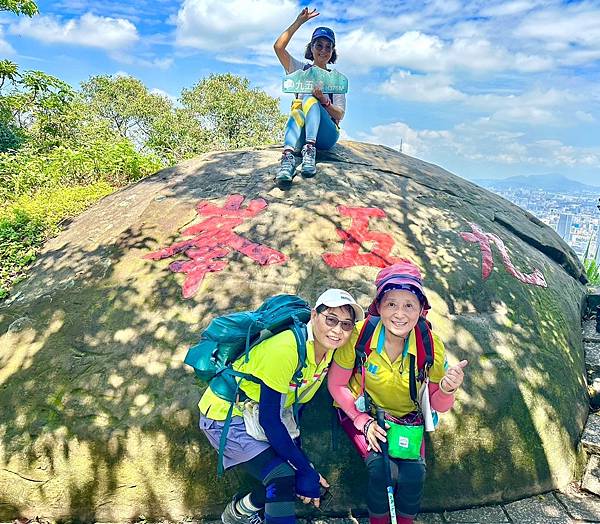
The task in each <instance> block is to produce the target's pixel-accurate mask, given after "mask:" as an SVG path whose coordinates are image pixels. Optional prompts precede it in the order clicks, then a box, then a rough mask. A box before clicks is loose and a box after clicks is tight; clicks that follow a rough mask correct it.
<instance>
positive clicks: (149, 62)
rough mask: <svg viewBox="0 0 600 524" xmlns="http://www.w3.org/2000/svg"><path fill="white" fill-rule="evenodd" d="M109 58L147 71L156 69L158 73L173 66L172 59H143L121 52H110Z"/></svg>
mask: <svg viewBox="0 0 600 524" xmlns="http://www.w3.org/2000/svg"><path fill="white" fill-rule="evenodd" d="M111 57H112V58H114V59H115V60H117V61H118V62H122V63H123V64H127V65H134V66H140V67H147V68H149V69H158V70H160V71H165V70H167V69H169V68H170V67H171V66H172V65H173V58H170V57H165V58H156V57H149V58H144V57H142V56H135V55H130V54H128V53H124V52H121V51H115V52H112V53H111Z"/></svg>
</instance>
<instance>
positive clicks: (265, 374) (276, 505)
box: [198, 289, 364, 524]
mask: <svg viewBox="0 0 600 524" xmlns="http://www.w3.org/2000/svg"><path fill="white" fill-rule="evenodd" d="M362 319H364V312H363V310H362V308H361V307H360V306H359V305H358V304H357V303H356V301H355V300H354V298H353V297H352V295H350V294H349V293H348V292H346V291H344V290H341V289H328V290H327V291H325V292H324V293H323V294H322V295H321V296H320V297H319V298H318V299H317V302H316V304H315V307H314V309H313V310H312V312H311V317H310V322H309V323H308V324H307V331H308V338H307V343H306V365H305V367H303V368H302V380H301V381H300V382H299V384H300V385H299V386H298V385H297V384H298V382H297V381H294V380H293V377H294V376H295V374H296V371H297V369H298V363H299V357H298V349H297V348H298V345H297V342H296V338H295V336H294V334H293V332H292V331H291V330H287V331H282V332H281V333H278V334H276V335H273V336H272V337H270V338H267V339H266V340H264V341H263V342H261V343H260V344H258V345H256V346H254V347H253V348H252V352H251V354H250V358H249V359H247V360H246V358H245V357H244V356H242V357H240V359H238V360H236V361H235V362H234V364H233V368H234V369H235V370H236V371H239V372H242V373H245V374H249V375H252V376H253V377H255V378H256V379H258V382H257V383H255V382H252V381H248V380H245V381H242V382H241V383H240V389H242V391H243V392H244V393H245V395H246V396H247V397H248V398H249V399H251V400H252V401H254V402H255V403H258V417H259V418H258V422H259V425H260V426H261V428H262V430H263V431H264V436H265V437H266V440H259V439H257V438H255V437H256V435H254V433H253V431H252V427H251V426H247V424H246V423H245V421H244V418H243V413H242V412H241V411H240V410H239V409H238V408H237V407H236V408H235V409H234V411H233V417H232V418H231V424H230V426H229V430H228V432H227V438H226V444H225V449H224V452H223V465H224V466H225V468H230V467H232V466H237V465H240V466H241V467H242V468H243V469H244V470H245V471H246V472H247V473H249V474H250V475H251V476H253V477H254V478H256V479H257V480H259V481H260V483H261V485H260V486H259V487H257V488H256V489H255V490H253V491H252V492H251V493H248V494H247V495H246V496H244V497H239V498H238V497H235V498H234V499H233V500H232V501H231V502H230V503H229V504H228V505H227V507H226V508H225V511H224V512H223V514H222V516H221V520H222V521H223V523H224V524H236V523H239V524H258V523H259V522H260V520H261V519H260V516H259V513H258V512H259V511H260V510H262V509H263V508H264V511H265V520H266V522H267V524H269V523H271V524H293V523H294V522H295V514H294V501H295V498H296V496H299V497H300V498H301V499H302V500H303V502H305V503H313V504H314V505H315V506H319V502H320V499H319V497H320V486H323V487H328V483H327V481H326V480H325V479H324V478H323V477H322V476H321V475H319V473H318V471H317V470H316V469H315V468H314V466H313V465H312V464H311V462H310V460H309V459H308V458H307V456H306V455H305V453H304V451H303V450H302V449H301V448H300V447H299V442H298V440H295V439H293V438H292V436H290V433H289V432H288V428H287V427H286V425H285V421H284V420H282V418H285V408H290V407H291V406H292V405H293V404H294V403H295V402H298V403H300V404H305V403H306V402H308V401H309V400H311V399H312V398H313V397H314V395H315V393H316V392H317V390H318V389H319V387H320V385H321V384H322V382H323V380H324V379H325V376H326V374H327V371H328V369H329V364H330V363H331V359H332V358H333V353H334V351H335V349H336V348H338V347H340V346H342V345H343V344H345V343H347V342H348V341H349V340H350V335H351V333H352V331H353V329H354V325H355V323H356V322H357V321H360V320H362ZM230 405H231V404H230V403H229V402H227V401H225V400H223V399H221V398H219V397H218V396H217V395H216V394H215V393H213V391H212V390H211V388H207V389H206V391H205V393H204V395H203V396H202V398H201V399H200V403H199V405H198V407H199V408H200V413H201V415H200V428H201V429H202V430H203V431H204V433H205V434H206V436H207V437H208V440H209V442H210V444H211V445H212V446H213V447H214V448H215V449H219V443H220V439H221V435H222V433H223V428H224V421H225V419H226V417H227V413H228V410H229V407H230ZM282 408H284V409H283V410H282ZM248 422H249V423H250V421H248ZM251 433H252V434H251ZM253 435H254V436H253Z"/></svg>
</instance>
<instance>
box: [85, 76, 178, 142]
mask: <svg viewBox="0 0 600 524" xmlns="http://www.w3.org/2000/svg"><path fill="white" fill-rule="evenodd" d="M81 94H82V96H83V100H84V101H85V102H86V103H87V104H88V106H89V111H90V112H91V114H92V115H94V116H95V117H97V118H100V119H101V120H104V121H105V122H107V123H108V124H109V125H110V127H111V128H112V129H113V130H114V131H115V132H116V133H117V134H118V135H119V136H120V137H121V138H127V139H129V140H131V141H132V142H133V143H134V144H135V145H136V146H137V147H138V148H139V149H144V148H145V147H146V143H147V142H148V140H149V139H150V136H151V135H152V134H153V126H154V123H155V121H156V120H157V119H158V118H160V117H161V116H162V115H164V114H168V113H170V112H171V110H172V104H171V101H170V100H169V99H167V98H166V97H164V96H161V95H157V94H154V93H150V92H149V91H148V88H147V87H146V86H145V85H144V84H143V83H142V82H141V81H140V80H138V79H137V78H132V77H130V76H108V75H101V76H93V77H91V78H90V79H89V80H88V81H87V82H83V83H82V84H81Z"/></svg>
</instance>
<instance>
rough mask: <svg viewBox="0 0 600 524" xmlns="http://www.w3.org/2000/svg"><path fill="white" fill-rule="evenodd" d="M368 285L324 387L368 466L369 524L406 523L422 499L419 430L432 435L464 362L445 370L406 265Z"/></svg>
mask: <svg viewBox="0 0 600 524" xmlns="http://www.w3.org/2000/svg"><path fill="white" fill-rule="evenodd" d="M375 286H376V294H375V299H374V300H373V302H372V303H371V305H370V306H369V309H368V313H369V316H368V317H367V318H366V319H365V320H364V321H363V322H359V323H357V325H356V327H357V329H356V330H355V333H354V334H353V336H352V338H351V339H350V341H349V342H348V343H347V344H345V345H344V346H343V347H341V348H339V349H338V350H337V352H336V354H335V356H334V362H333V364H332V367H331V369H330V371H329V376H328V387H329V391H330V393H331V395H332V397H333V399H334V401H335V404H336V406H337V407H338V414H339V419H340V423H341V425H342V427H343V428H344V430H345V431H346V433H347V434H348V436H349V438H350V440H351V441H352V443H353V444H354V446H355V448H356V449H357V451H358V453H359V454H360V455H361V457H362V458H363V460H364V461H365V464H366V467H367V474H368V486H367V508H368V510H369V522H370V524H388V523H389V522H390V520H391V521H392V524H409V523H411V522H413V521H414V518H415V516H416V514H417V513H418V512H419V508H420V504H421V499H422V496H423V485H424V481H425V447H424V441H423V431H424V430H425V431H433V430H434V429H435V425H436V424H437V414H436V413H435V412H436V411H438V412H444V411H448V410H449V409H450V408H451V407H452V406H453V404H454V393H455V392H456V390H457V389H458V388H459V387H460V386H461V384H462V382H463V378H464V373H463V368H464V367H465V366H466V365H467V361H466V360H463V361H461V362H459V363H458V364H457V365H455V366H453V367H450V368H449V367H448V365H447V362H446V353H445V348H444V344H443V342H442V341H441V340H440V338H439V337H438V336H437V335H436V334H435V333H433V332H432V331H431V327H430V325H429V323H428V322H427V321H426V320H425V316H426V314H427V312H428V311H429V309H430V308H431V306H430V303H429V300H428V299H427V295H426V294H425V290H424V288H423V283H422V277H421V271H420V270H419V268H418V267H417V266H416V265H415V264H414V263H413V262H411V261H410V260H407V259H402V260H401V261H400V262H398V263H396V264H393V265H391V266H389V267H386V268H384V269H382V270H381V271H380V272H379V274H378V275H377V278H376V279H375ZM376 416H377V419H376ZM386 488H387V494H386ZM394 521H395V522H394Z"/></svg>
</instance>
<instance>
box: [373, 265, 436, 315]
mask: <svg viewBox="0 0 600 524" xmlns="http://www.w3.org/2000/svg"><path fill="white" fill-rule="evenodd" d="M375 286H376V287H377V293H376V295H375V300H373V302H371V305H370V306H369V309H368V311H367V312H368V313H369V315H373V316H379V311H378V309H377V304H378V302H379V301H380V300H381V298H382V296H383V293H384V292H385V291H386V290H387V289H390V288H391V289H405V290H407V291H410V292H412V293H414V294H415V295H416V296H417V297H419V300H420V301H421V303H422V304H423V307H424V309H425V311H427V310H428V309H431V306H430V305H429V300H427V296H426V295H425V291H424V289H423V283H422V277H421V270H420V269H419V268H418V267H417V266H416V265H415V264H414V263H413V262H411V261H410V260H408V259H406V258H403V259H402V261H401V262H397V263H396V264H392V265H391V266H388V267H384V268H383V269H382V270H381V271H380V272H379V273H378V274H377V278H376V279H375Z"/></svg>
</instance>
